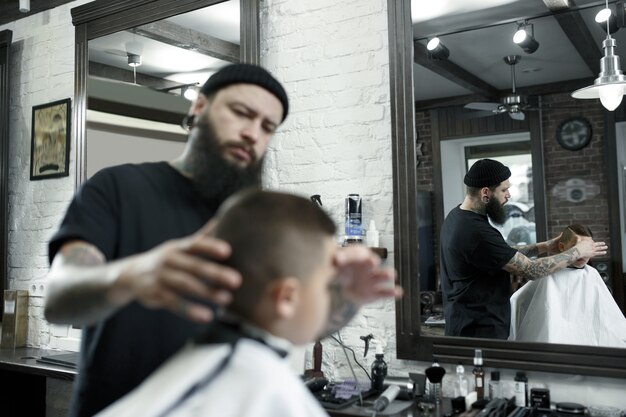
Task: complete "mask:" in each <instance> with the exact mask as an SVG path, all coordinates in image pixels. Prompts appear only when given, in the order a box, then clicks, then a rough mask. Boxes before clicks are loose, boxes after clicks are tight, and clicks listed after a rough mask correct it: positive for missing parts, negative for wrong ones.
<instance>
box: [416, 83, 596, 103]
mask: <svg viewBox="0 0 626 417" xmlns="http://www.w3.org/2000/svg"><path fill="white" fill-rule="evenodd" d="M592 83H593V78H580V79H575V80H566V81H557V82H552V83H547V84H538V85H532V86H528V87H521V88H518V89H517V93H518V94H521V95H525V96H538V95H546V94H558V93H567V92H572V91H574V90H578V89H579V88H582V87H585V86H587V85H590V84H592ZM510 93H511V90H510V89H508V90H500V91H499V95H500V96H505V95H506V94H510ZM572 100H574V99H572ZM474 101H483V100H482V97H481V96H479V95H476V94H472V95H465V96H454V97H443V98H436V99H430V100H421V101H416V102H415V110H416V111H423V110H428V109H435V108H440V107H454V106H463V105H465V104H467V103H471V102H474Z"/></svg>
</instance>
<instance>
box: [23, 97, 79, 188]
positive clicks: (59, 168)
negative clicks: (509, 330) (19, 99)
mask: <svg viewBox="0 0 626 417" xmlns="http://www.w3.org/2000/svg"><path fill="white" fill-rule="evenodd" d="M71 120H72V119H71V99H69V98H66V99H63V100H58V101H54V102H51V103H47V104H41V105H38V106H33V120H32V130H31V147H30V179H31V181H33V180H42V179H47V178H59V177H67V176H68V175H69V159H70V158H69V157H70V133H71Z"/></svg>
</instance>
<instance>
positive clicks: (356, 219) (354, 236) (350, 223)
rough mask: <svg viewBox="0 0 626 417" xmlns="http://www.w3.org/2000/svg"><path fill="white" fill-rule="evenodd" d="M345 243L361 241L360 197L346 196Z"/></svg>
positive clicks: (355, 195)
mask: <svg viewBox="0 0 626 417" xmlns="http://www.w3.org/2000/svg"><path fill="white" fill-rule="evenodd" d="M345 226H346V228H345V233H346V243H348V244H350V243H359V242H362V241H363V224H362V219H361V196H359V195H358V194H348V197H346V225H345Z"/></svg>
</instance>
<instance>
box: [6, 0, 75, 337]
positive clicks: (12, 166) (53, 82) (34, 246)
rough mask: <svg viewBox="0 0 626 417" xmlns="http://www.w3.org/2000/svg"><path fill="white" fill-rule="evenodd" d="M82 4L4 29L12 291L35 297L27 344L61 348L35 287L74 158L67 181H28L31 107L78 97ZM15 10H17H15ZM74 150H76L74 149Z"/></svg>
mask: <svg viewBox="0 0 626 417" xmlns="http://www.w3.org/2000/svg"><path fill="white" fill-rule="evenodd" d="M86 2H87V1H85V0H81V1H76V2H73V3H68V4H66V5H63V6H60V7H57V8H55V9H51V10H48V11H46V12H42V13H38V14H36V15H33V16H29V17H25V18H22V19H19V20H17V21H15V22H12V23H9V24H6V25H3V26H0V30H5V29H8V30H11V31H12V32H13V43H12V47H11V64H10V71H11V75H10V77H11V91H10V94H11V101H10V117H9V123H10V131H9V133H10V142H9V227H8V232H9V247H8V268H9V287H10V288H11V289H24V290H30V291H31V297H30V298H29V300H30V301H29V303H30V308H29V326H28V327H29V329H28V341H27V343H28V344H29V345H32V346H42V347H59V346H60V345H59V343H58V341H57V340H55V338H51V333H50V326H49V325H48V323H47V322H46V321H45V320H44V319H43V314H42V301H43V300H42V298H39V297H34V296H33V291H32V285H33V284H34V283H35V282H40V281H43V280H44V278H45V275H46V273H47V272H48V258H47V253H48V250H47V242H48V240H49V238H50V236H51V235H52V233H54V231H55V229H56V228H57V227H58V225H59V223H60V221H61V217H62V215H63V213H64V212H65V209H66V207H67V204H68V202H69V200H70V198H71V196H72V194H73V192H74V180H73V178H74V165H73V163H74V160H75V158H74V154H73V152H71V153H70V175H69V177H67V178H60V179H49V180H43V181H30V171H29V170H30V146H31V136H30V135H31V116H32V107H33V106H36V105H39V104H44V103H49V102H51V101H56V100H61V99H64V98H68V97H70V98H72V99H73V97H74V26H72V23H71V16H70V9H71V8H72V7H76V6H78V5H80V4H83V3H86ZM16 7H17V6H16ZM71 150H72V151H73V150H74V144H73V143H72V147H71Z"/></svg>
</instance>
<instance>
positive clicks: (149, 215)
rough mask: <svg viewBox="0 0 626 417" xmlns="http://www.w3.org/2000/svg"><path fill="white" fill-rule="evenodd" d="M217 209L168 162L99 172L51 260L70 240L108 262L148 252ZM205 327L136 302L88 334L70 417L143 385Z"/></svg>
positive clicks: (77, 201) (80, 196)
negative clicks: (92, 249)
mask: <svg viewBox="0 0 626 417" xmlns="http://www.w3.org/2000/svg"><path fill="white" fill-rule="evenodd" d="M216 209H217V203H216V204H210V203H207V202H204V201H203V200H202V199H200V197H199V195H198V194H197V193H196V192H195V191H194V189H193V185H192V183H191V181H190V180H188V179H187V178H185V177H183V176H182V175H181V174H180V173H179V172H178V171H176V170H175V169H174V168H172V167H171V166H170V165H169V164H168V163H166V162H158V163H144V164H136V165H135V164H132V165H131V164H127V165H120V166H116V167H111V168H106V169H103V170H102V171H99V172H98V173H96V174H95V175H94V176H93V177H92V178H90V179H89V180H88V181H87V182H85V184H84V185H83V186H82V187H81V188H80V190H79V191H78V192H77V194H76V196H75V197H74V199H73V200H72V203H71V204H70V207H69V209H68V211H67V214H66V215H65V218H64V219H63V222H62V224H61V227H60V229H59V230H58V232H57V233H56V234H55V235H54V236H53V237H52V240H51V241H50V244H49V258H50V262H52V259H53V258H54V256H55V254H56V253H57V251H58V250H59V248H60V247H61V246H62V245H63V243H64V242H67V241H69V240H74V239H79V240H84V241H86V242H89V243H91V244H93V245H95V246H96V247H97V248H98V249H99V250H100V251H101V252H102V253H103V254H104V255H105V256H106V259H107V261H110V260H114V259H120V258H124V257H127V256H130V255H133V254H137V253H141V252H145V251H147V250H149V249H151V248H153V247H155V246H157V245H159V244H161V243H163V242H165V241H167V240H170V239H175V238H180V237H184V236H188V235H190V234H192V233H194V232H196V231H197V230H198V229H199V228H200V227H202V226H203V225H204V224H206V222H207V221H209V220H210V219H211V217H213V215H214V214H215V211H216ZM198 330H199V326H198V325H196V324H193V323H192V322H190V321H188V320H185V319H183V318H179V317H177V316H175V315H174V314H171V313H169V312H166V311H163V310H148V309H146V308H144V307H142V306H141V305H139V304H138V303H136V302H133V303H130V304H129V305H127V306H125V307H123V308H122V309H120V310H119V311H117V312H116V313H115V314H113V315H112V316H110V317H109V318H107V319H106V320H103V321H100V322H98V323H97V324H95V325H93V326H88V327H86V328H84V329H83V335H82V340H81V354H80V364H79V373H78V377H77V380H76V383H75V385H74V393H73V397H72V404H71V409H70V415H71V416H92V415H93V414H95V413H96V412H98V411H99V410H101V409H102V408H104V407H106V406H107V405H109V404H110V403H112V402H113V401H115V400H117V399H118V398H120V397H121V396H123V395H124V394H126V393H127V392H129V391H130V390H132V389H133V388H134V387H136V386H137V385H138V384H139V383H140V382H141V381H143V380H144V379H145V378H146V377H147V376H148V375H149V374H150V373H151V372H152V371H154V370H155V369H156V368H157V367H158V366H159V365H160V364H161V363H162V362H164V361H165V360H166V359H167V358H169V357H170V356H171V355H172V354H173V353H174V352H176V351H177V350H178V349H179V348H181V347H182V346H183V345H184V344H185V342H186V341H187V340H188V339H189V338H190V337H191V336H192V335H194V334H196V333H197V331H198Z"/></svg>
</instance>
